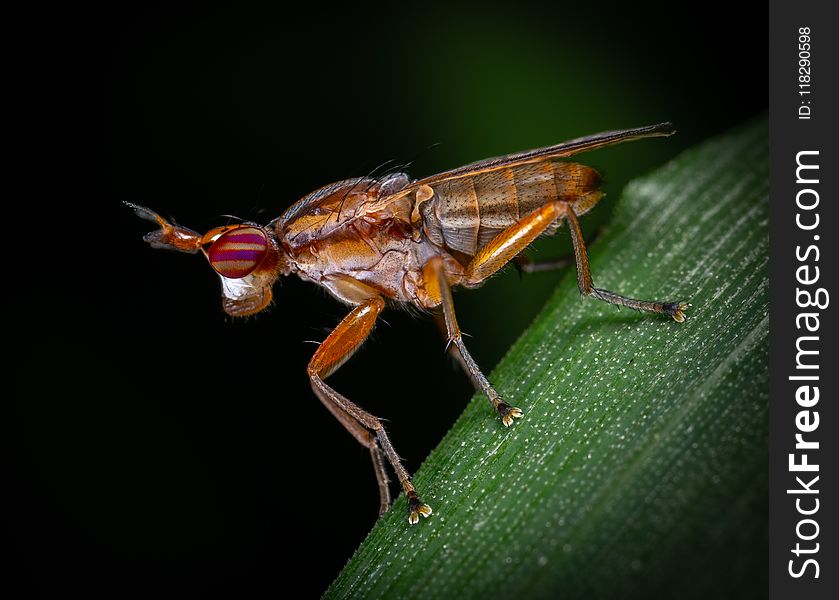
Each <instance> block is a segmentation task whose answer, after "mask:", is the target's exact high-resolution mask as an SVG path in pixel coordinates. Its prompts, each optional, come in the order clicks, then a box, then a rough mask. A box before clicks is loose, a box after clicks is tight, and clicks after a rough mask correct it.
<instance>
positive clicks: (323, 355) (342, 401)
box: [307, 296, 431, 525]
mask: <svg viewBox="0 0 839 600" xmlns="http://www.w3.org/2000/svg"><path fill="white" fill-rule="evenodd" d="M384 306H385V302H384V300H383V299H382V298H381V297H378V296H377V297H374V298H370V299H369V300H367V301H365V302H363V303H362V304H360V305H359V306H357V307H355V308H354V309H353V310H352V312H350V314H348V315H347V316H346V317H344V320H343V321H341V322H340V323H339V324H338V326H337V327H336V328H335V329H334V330H333V331H332V333H330V334H329V336H328V337H327V338H326V340H324V342H323V344H321V345H320V347H319V348H318V350H317V352H315V355H314V356H313V357H312V360H311V361H309V366H308V369H307V371H308V373H309V380H310V381H311V384H312V388H313V389H314V390H315V393H316V394H317V396H318V398H320V400H321V402H323V403H324V404H327V407H330V406H331V407H334V408H335V410H332V408H330V412H332V414H333V415H335V416H336V417H337V418H338V420H339V421H340V422H341V423H342V424H344V426H345V427H347V429H349V430H350V433H352V434H353V435H354V436H355V437H356V439H358V440H359V441H360V442H361V443H362V444H364V445H368V444H372V443H373V440H371V439H370V438H367V437H365V435H364V431H365V430H366V432H367V433H369V434H370V436H371V437H372V436H373V435H375V442H377V443H378V447H379V448H381V451H382V452H384V454H385V456H386V457H387V460H388V462H390V464H391V466H392V467H393V470H394V471H396V476H397V477H398V478H399V483H400V484H401V485H402V490H403V491H404V492H405V496H406V497H407V498H408V522H409V523H411V525H414V524H416V523H417V522H418V521H419V517H420V515H422V516H423V517H427V516H429V515H430V514H431V507H429V506H428V505H427V504H424V503H423V502H422V500H420V497H419V495H418V494H417V492H416V490H415V489H414V485H413V484H412V483H411V476H410V475H409V474H408V471H407V470H406V469H405V467H403V466H402V462H401V460H400V459H399V456H398V455H397V454H396V451H395V450H394V449H393V445H392V444H391V443H390V439H389V438H388V436H387V433H386V432H385V429H384V426H383V425H382V422H381V421H380V420H379V419H378V418H376V417H374V416H373V415H371V414H370V413H368V412H367V411H365V410H364V409H362V408H360V407H359V406H358V405H357V404H355V403H353V402H351V401H350V400H348V399H347V398H345V397H344V396H342V395H341V394H339V393H338V392H336V391H335V390H334V389H332V388H331V387H330V386H329V385H327V384H326V383H325V382H324V379H326V378H327V377H329V376H330V375H331V374H332V373H334V372H335V371H337V370H338V368H339V367H340V366H341V365H342V364H344V363H345V362H346V361H347V359H349V358H350V356H352V355H353V353H354V352H355V351H356V350H358V348H359V346H361V344H362V342H364V340H365V339H367V336H368V335H370V332H371V331H372V330H373V326H374V325H375V324H376V319H377V318H378V316H379V313H381V312H382V309H383V308H384ZM339 415H340V416H339ZM353 421H354V422H355V423H354V424H352V425H349V426H348V423H351V422H353ZM368 447H369V446H368ZM377 452H378V449H377V450H376V451H373V450H371V455H372V456H373V466H374V468H375V469H376V476H377V477H378V478H379V490H380V499H382V502H384V497H383V495H382V492H381V489H382V486H383V485H384V486H385V487H386V486H387V483H386V481H385V482H383V480H382V473H383V471H384V465H382V461H381V455H380V454H377ZM385 478H386V476H385Z"/></svg>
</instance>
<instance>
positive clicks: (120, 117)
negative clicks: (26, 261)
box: [4, 2, 767, 597]
mask: <svg viewBox="0 0 839 600" xmlns="http://www.w3.org/2000/svg"><path fill="white" fill-rule="evenodd" d="M641 6H643V8H635V7H629V6H627V5H625V4H623V3H620V4H617V3H616V4H614V5H613V4H611V3H580V4H573V5H572V4H563V3H558V2H557V3H545V4H525V3H510V4H508V3H501V2H490V3H480V4H475V5H471V6H464V7H455V6H446V5H440V6H435V5H431V4H420V5H415V6H412V7H409V6H403V5H398V6H397V5H382V6H378V7H371V8H361V7H358V6H354V7H351V8H343V9H336V8H333V7H327V6H320V5H318V6H309V7H305V8H304V9H303V13H302V14H297V15H292V14H291V13H290V12H289V11H287V10H283V9H280V8H274V9H259V10H257V9H252V10H250V9H242V8H232V7H228V8H220V9H209V8H207V7H193V8H176V7H172V6H170V5H161V6H153V5H148V4H144V5H142V6H139V5H138V6H135V7H128V6H123V7H121V8H116V9H115V8H107V9H105V8H101V7H99V8H91V7H87V8H78V7H73V8H72V10H70V9H63V11H57V12H56V10H55V9H46V8H44V9H43V11H42V12H39V13H30V14H28V15H25V16H24V17H22V18H21V20H20V28H19V29H18V33H19V34H20V35H19V44H17V45H16V46H15V50H16V51H15V52H14V53H13V54H7V56H11V57H12V58H11V60H10V61H9V68H10V72H11V74H12V85H11V86H10V88H11V89H12V91H13V93H14V94H15V96H16V98H17V99H18V100H19V104H18V107H19V112H18V114H19V115H20V116H21V118H20V119H19V120H18V124H19V125H21V126H22V130H23V134H24V135H23V139H24V145H23V146H22V147H23V148H24V149H25V152H22V153H21V154H22V155H23V156H24V157H25V161H24V164H23V165H22V172H23V174H24V177H25V193H24V195H23V196H22V201H18V200H15V201H14V203H13V204H14V208H13V210H15V209H22V210H21V212H20V215H18V216H17V219H20V220H21V221H23V222H24V223H27V224H28V225H27V227H26V228H25V229H26V231H27V233H26V234H24V235H23V236H22V237H21V239H20V240H19V242H18V243H24V242H25V243H26V244H27V247H29V248H33V246H34V248H33V249H32V250H31V253H32V254H31V256H32V257H33V258H34V259H35V261H34V263H33V264H35V265H37V268H36V270H35V272H34V273H31V272H29V271H25V272H24V273H23V274H16V275H17V276H18V277H20V279H17V280H16V281H14V282H12V284H11V286H12V289H11V294H9V292H8V291H7V295H12V297H13V301H12V302H13V303H14V304H15V305H17V311H16V312H15V313H14V315H13V316H12V317H10V319H9V320H11V321H12V325H13V341H12V346H13V350H14V352H15V353H16V355H17V356H16V361H15V364H14V370H15V372H16V392H17V394H16V401H15V404H14V411H15V412H14V418H13V419H11V420H10V423H11V425H12V428H13V433H14V434H15V437H13V438H12V439H13V440H14V448H13V452H12V457H13V460H14V462H13V464H12V467H11V470H10V473H11V476H12V484H11V485H10V486H9V487H8V488H7V489H8V490H10V491H11V492H12V493H11V499H12V501H13V508H12V510H10V511H9V512H8V513H6V514H5V515H4V518H5V519H6V520H7V521H8V524H9V525H10V526H11V527H12V531H13V535H12V537H11V539H12V544H13V545H14V550H15V553H16V556H17V560H18V561H19V564H17V565H14V566H15V567H16V569H15V571H16V572H17V574H18V575H20V576H21V577H22V579H23V580H24V583H25V585H26V586H28V589H29V590H30V591H31V592H32V594H31V595H38V593H41V594H44V595H54V594H55V593H56V592H59V591H60V592H66V591H68V590H71V589H81V590H86V591H87V592H88V593H89V594H90V595H104V594H107V595H110V596H116V597H128V596H132V595H135V594H136V595H143V594H147V593H155V594H156V595H160V594H163V593H164V592H165V593H166V594H167V595H168V594H169V593H172V594H176V593H177V594H182V595H183V594H185V595H186V596H187V597H202V596H211V595H217V594H218V595H227V596H229V595H231V594H253V593H255V592H258V591H261V592H265V593H266V594H272V595H273V594H281V593H282V591H283V590H284V589H285V588H286V586H287V585H288V580H289V578H290V577H294V578H296V579H297V582H298V584H299V585H300V586H302V588H303V590H304V591H305V594H306V595H310V596H318V595H319V594H320V593H321V592H322V591H323V590H324V589H325V588H326V586H327V585H328V583H329V582H330V581H331V580H332V578H333V577H334V576H335V575H336V574H337V572H338V571H339V569H340V568H341V566H342V565H343V564H344V562H345V561H346V560H347V559H348V558H349V556H350V554H351V553H352V551H353V549H354V548H355V547H356V546H357V545H358V544H359V543H360V541H361V540H362V539H363V537H364V535H365V533H366V532H367V531H368V530H369V528H370V527H371V526H372V524H373V522H374V521H375V518H376V508H377V491H376V486H375V479H374V476H373V473H372V469H371V468H370V465H369V458H368V454H367V451H366V450H364V449H363V448H361V447H360V446H358V445H357V444H356V442H355V441H354V440H353V439H352V438H351V437H350V436H349V435H347V434H346V433H345V432H344V431H343V429H342V428H341V426H340V425H339V424H337V423H336V422H335V421H334V420H333V419H332V417H331V416H330V415H329V414H328V413H327V412H326V410H324V409H323V407H322V406H321V405H320V403H319V402H318V401H317V399H316V398H315V397H314V396H313V394H312V393H311V391H310V390H309V387H308V383H307V379H306V376H305V366H306V362H307V361H308V359H309V357H310V355H311V353H312V352H313V351H314V348H315V347H314V345H313V344H311V343H307V342H308V341H312V340H315V341H320V340H322V339H323V338H324V337H325V335H326V333H327V332H328V331H329V329H330V328H331V327H332V326H333V325H335V324H336V323H337V321H338V320H339V319H340V318H341V317H342V316H343V315H344V314H345V312H346V308H344V307H342V306H340V305H339V304H338V303H336V302H335V301H334V300H332V299H331V298H328V297H326V295H325V294H324V293H323V292H321V291H320V290H318V289H316V288H314V287H312V286H310V285H307V284H304V283H302V282H300V281H298V280H294V281H292V280H289V281H284V282H282V284H281V285H279V286H278V287H277V288H276V289H275V296H276V304H275V306H274V307H273V309H272V310H271V311H270V312H268V313H266V314H263V315H260V316H258V317H257V318H254V319H250V320H248V321H243V322H230V320H229V319H228V318H226V317H225V316H224V314H223V313H222V311H221V307H220V299H219V287H218V282H217V278H216V277H215V275H213V273H212V272H211V270H210V269H209V267H208V266H207V265H206V264H205V261H204V260H203V259H201V258H200V257H193V256H185V255H174V254H169V253H165V252H159V251H153V250H151V249H149V248H148V247H147V246H145V245H144V244H143V243H142V241H141V236H142V234H143V233H145V232H146V231H148V229H149V227H148V224H147V223H145V222H141V221H139V220H137V219H136V218H135V217H134V216H133V215H132V213H131V211H129V210H127V209H126V208H125V207H123V206H122V205H121V204H120V201H121V200H130V201H133V202H137V203H141V204H145V205H148V206H149V207H151V208H153V209H155V210H158V211H160V212H161V213H162V214H164V215H167V216H174V217H175V218H176V219H177V220H178V221H179V222H180V223H183V224H185V225H187V226H189V227H192V228H196V229H199V230H203V229H207V228H209V227H211V226H214V225H217V224H220V223H223V222H225V218H224V217H222V216H221V215H225V214H235V215H237V216H240V217H244V218H248V219H253V220H257V221H262V222H267V221H268V220H270V219H272V218H274V217H275V216H277V215H278V214H279V213H280V212H282V211H283V210H284V209H285V208H286V207H287V206H289V205H290V204H291V203H292V202H294V201H295V200H296V199H298V198H299V197H301V196H303V195H304V194H306V193H308V192H309V191H311V190H313V189H315V188H317V187H319V186H321V185H323V184H326V183H329V182H331V181H334V180H338V179H343V178H347V177H351V176H357V175H362V174H364V173H367V172H369V171H370V170H372V169H373V168H374V167H376V166H377V165H378V164H380V163H382V162H384V161H386V160H389V159H394V160H395V161H396V162H404V161H410V160H414V162H413V164H412V165H411V167H410V173H411V174H412V175H413V176H415V177H421V176H425V175H430V174H433V173H435V172H438V171H441V170H444V169H448V168H452V167H456V166H459V165H462V164H465V163H468V162H472V161H475V160H478V159H481V158H485V157H488V156H492V155H498V154H505V153H509V152H513V151H517V150H524V149H529V148H534V147H538V146H544V145H548V144H553V143H556V142H559V141H562V140H566V139H570V138H573V137H577V136H580V135H586V134H591V133H594V132H597V131H602V130H607V129H617V128H625V127H633V126H639V125H645V124H651V123H655V122H659V121H663V120H671V121H673V122H674V123H675V124H676V126H677V128H678V130H679V133H678V135H677V136H675V137H672V138H669V139H666V140H649V141H644V142H637V143H634V144H630V145H625V146H620V147H616V148H612V149H607V150H602V151H599V152H596V153H592V154H590V155H587V156H585V157H583V158H582V159H581V160H583V161H585V162H587V163H588V164H591V165H592V166H594V167H596V168H598V169H600V170H601V172H602V173H603V174H604V176H605V179H606V183H605V190H606V191H607V193H608V194H609V196H608V198H607V200H605V201H604V202H603V203H601V205H600V207H598V210H596V211H594V212H593V213H592V214H591V215H590V216H587V217H586V218H585V220H584V223H583V226H584V229H585V230H586V232H587V235H589V236H591V235H593V234H595V233H596V231H597V230H598V228H600V227H604V226H608V221H609V213H610V210H611V208H612V207H613V205H614V202H615V201H616V199H617V198H618V196H619V194H620V190H621V188H622V187H623V185H624V184H625V183H626V182H627V181H628V180H629V179H631V178H633V177H635V176H638V175H641V174H643V173H645V172H647V171H649V170H651V169H652V168H654V167H656V166H658V165H661V164H663V163H664V162H666V161H667V160H669V159H670V158H672V157H674V156H675V155H676V154H678V153H679V152H680V151H681V150H682V149H684V148H687V147H689V146H691V145H693V144H695V143H697V142H699V141H700V140H703V139H705V138H706V137H709V136H711V135H713V134H716V133H718V132H721V131H724V130H726V129H728V128H729V127H732V126H734V125H736V124H738V123H740V122H742V121H744V120H746V119H747V118H748V117H751V116H753V115H755V114H757V113H759V112H761V111H763V110H765V109H766V104H767V100H766V90H767V59H766V54H765V53H766V50H765V49H766V44H767V39H766V32H767V21H766V7H765V5H761V6H759V7H755V8H754V11H753V12H752V13H748V12H747V11H746V10H745V9H743V8H742V7H741V8H739V10H740V11H741V12H739V13H737V14H734V13H731V12H730V11H729V10H728V7H729V4H713V3H707V2H706V3H702V4H701V5H696V4H677V3H663V2H662V3H656V2H648V3H643V4H642V5H641ZM437 143H439V146H436V147H434V148H432V149H428V148H429V146H432V145H433V144H437ZM23 229H24V228H19V229H18V231H22V230H23ZM33 232H34V233H33ZM33 235H35V236H36V238H35V239H37V240H38V243H37V244H33V242H32V240H33V238H32V236H33ZM595 243H596V242H595ZM568 248H569V244H568V239H567V234H566V233H565V232H564V231H563V232H561V233H560V235H559V236H558V237H557V238H556V239H554V240H546V241H544V242H541V243H540V244H539V245H538V247H537V252H536V254H537V255H538V256H542V257H550V256H554V255H557V254H560V253H564V252H567V251H568ZM561 275H562V274H561V273H547V274H539V275H534V276H528V277H524V278H521V279H520V278H519V277H518V275H517V274H516V272H515V271H514V270H508V271H507V272H505V273H504V274H502V275H500V276H498V277H496V278H495V279H493V280H492V281H491V282H489V283H488V284H487V285H486V286H485V287H484V288H483V289H481V290H479V291H476V292H470V293H458V294H457V295H456V296H455V301H456V304H457V308H458V314H459V317H460V321H461V326H462V328H463V330H464V331H465V332H467V333H469V334H471V336H472V337H471V338H469V339H468V344H469V345H470V347H471V349H472V350H473V353H474V355H475V357H476V359H477V360H478V362H479V363H480V364H481V365H482V366H483V367H484V369H485V370H486V371H491V370H492V368H493V366H494V365H495V363H496V362H497V361H498V360H499V358H500V357H501V356H502V355H503V353H504V351H505V349H506V348H507V347H508V346H509V345H510V344H511V343H512V341H513V340H514V339H515V338H516V337H517V336H518V335H520V334H521V332H522V331H523V330H524V329H525V328H526V326H527V325H528V323H529V322H530V321H531V320H532V319H533V317H534V315H535V314H536V312H537V311H538V310H539V308H540V306H541V305H542V304H543V302H544V300H545V299H546V297H547V295H548V294H549V292H550V290H551V289H552V288H553V287H554V285H555V283H556V282H557V281H558V279H559V277H560V276H561ZM594 276H595V280H596V276H597V274H596V273H595V274H594ZM21 279H22V280H23V281H21ZM385 321H386V323H383V324H382V325H381V326H380V327H378V328H377V330H376V332H375V335H374V340H373V342H371V343H370V344H368V345H367V346H366V347H365V349H364V350H363V351H362V352H361V353H360V354H358V355H357V356H356V357H355V358H354V359H353V360H352V361H351V362H350V363H349V364H348V365H347V366H345V367H344V369H343V370H342V371H341V372H340V373H339V374H338V375H336V376H335V377H334V384H335V386H336V387H337V388H338V389H339V390H340V391H341V392H342V393H344V394H345V395H347V396H348V397H349V398H351V399H354V400H356V401H357V402H359V403H360V404H362V405H363V406H365V407H366V408H368V409H369V410H370V411H371V412H373V413H375V414H377V415H380V416H382V417H384V418H386V419H388V420H389V430H390V432H391V434H392V439H393V440H394V444H395V446H396V448H397V450H398V451H399V452H400V453H401V455H402V456H403V457H404V459H405V462H406V465H407V466H408V468H409V469H410V470H411V471H414V470H416V468H417V467H418V466H419V464H420V463H421V461H422V458H423V457H424V456H425V455H426V454H427V453H428V452H429V450H431V449H432V448H433V447H434V446H435V444H436V443H437V441H438V440H439V439H440V438H441V437H442V435H443V434H444V433H445V432H446V431H447V429H448V428H449V426H450V425H451V423H452V422H453V421H454V419H455V418H456V417H457V415H458V414H459V413H460V411H461V410H462V408H463V407H464V405H465V403H466V401H467V400H468V398H469V397H470V395H471V389H470V386H469V384H468V381H467V380H466V379H465V377H463V376H462V375H461V374H460V373H458V372H457V371H455V370H454V368H453V367H452V365H450V364H449V362H448V360H447V359H446V357H445V356H444V354H443V344H442V342H441V341H440V339H439V337H438V334H437V331H436V329H435V327H434V326H433V324H432V323H431V322H430V321H428V320H427V319H423V318H417V317H416V316H412V315H411V314H409V313H406V312H401V311H391V312H388V313H387V314H386V315H385ZM487 418H488V419H489V418H493V417H492V415H491V413H490V411H489V410H487ZM406 535H410V531H408V530H407V529H406ZM756 550H759V549H756Z"/></svg>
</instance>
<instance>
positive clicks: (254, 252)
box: [207, 227, 268, 279]
mask: <svg viewBox="0 0 839 600" xmlns="http://www.w3.org/2000/svg"><path fill="white" fill-rule="evenodd" d="M267 252H268V239H267V238H266V237H265V233H264V232H263V231H262V230H261V229H257V228H256V227H239V228H237V229H234V230H233V231H228V232H227V233H225V234H224V235H222V236H220V237H219V238H218V239H217V240H216V241H215V242H213V245H212V246H210V250H209V251H208V252H207V257H208V258H209V259H210V266H212V267H213V269H215V271H216V272H217V273H218V274H219V275H221V276H223V277H227V278H228V279H241V278H242V277H245V276H246V275H249V274H250V273H251V272H252V271H253V270H254V269H255V268H257V267H258V266H259V263H261V262H262V259H264V258H265V254H266V253H267Z"/></svg>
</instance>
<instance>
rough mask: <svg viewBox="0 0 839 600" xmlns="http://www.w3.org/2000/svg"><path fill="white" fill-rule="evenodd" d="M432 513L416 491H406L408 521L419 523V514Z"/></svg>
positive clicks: (414, 523)
mask: <svg viewBox="0 0 839 600" xmlns="http://www.w3.org/2000/svg"><path fill="white" fill-rule="evenodd" d="M431 513H432V510H431V507H430V506H428V505H427V504H424V503H423V501H422V500H420V497H419V496H418V495H417V493H416V492H414V491H413V490H412V491H409V492H408V523H410V524H411V525H416V524H417V523H419V518H420V515H422V516H423V517H430V516H431Z"/></svg>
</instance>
